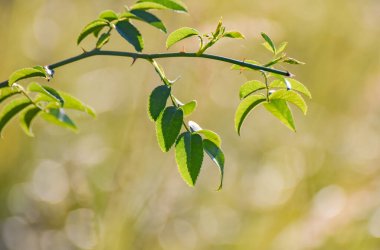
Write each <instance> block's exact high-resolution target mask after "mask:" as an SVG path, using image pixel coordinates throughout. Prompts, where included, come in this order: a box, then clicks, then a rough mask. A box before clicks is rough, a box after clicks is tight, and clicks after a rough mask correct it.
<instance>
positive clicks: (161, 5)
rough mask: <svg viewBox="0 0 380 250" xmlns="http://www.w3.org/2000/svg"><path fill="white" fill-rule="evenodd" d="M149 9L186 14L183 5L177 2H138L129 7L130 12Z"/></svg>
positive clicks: (164, 0)
mask: <svg viewBox="0 0 380 250" xmlns="http://www.w3.org/2000/svg"><path fill="white" fill-rule="evenodd" d="M149 9H159V10H163V9H169V10H174V11H180V12H187V8H186V6H185V4H184V3H182V2H181V1H179V0H139V1H137V3H136V4H134V5H133V6H132V7H131V10H149Z"/></svg>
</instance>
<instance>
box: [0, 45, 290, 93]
mask: <svg viewBox="0 0 380 250" xmlns="http://www.w3.org/2000/svg"><path fill="white" fill-rule="evenodd" d="M91 56H121V57H129V58H133V59H145V60H152V59H158V58H171V57H199V58H207V59H211V60H216V61H222V62H227V63H231V64H236V65H239V66H242V67H246V68H250V69H253V70H260V71H265V72H270V73H275V74H278V75H283V76H289V77H291V76H293V75H292V74H291V73H290V72H288V71H282V70H277V69H272V68H269V67H265V66H259V65H255V64H251V63H247V62H244V61H239V60H235V59H232V58H228V57H222V56H217V55H210V54H201V55H197V54H196V53H184V52H179V53H160V54H141V53H133V52H122V51H111V50H98V49H95V50H92V51H89V52H84V53H83V54H80V55H77V56H74V57H71V58H68V59H65V60H62V61H60V62H57V63H54V64H51V65H49V66H48V67H49V68H50V69H56V68H59V67H62V66H64V65H67V64H70V63H73V62H76V61H80V60H82V59H85V58H87V57H91ZM6 87H8V80H6V81H3V82H1V83H0V88H6Z"/></svg>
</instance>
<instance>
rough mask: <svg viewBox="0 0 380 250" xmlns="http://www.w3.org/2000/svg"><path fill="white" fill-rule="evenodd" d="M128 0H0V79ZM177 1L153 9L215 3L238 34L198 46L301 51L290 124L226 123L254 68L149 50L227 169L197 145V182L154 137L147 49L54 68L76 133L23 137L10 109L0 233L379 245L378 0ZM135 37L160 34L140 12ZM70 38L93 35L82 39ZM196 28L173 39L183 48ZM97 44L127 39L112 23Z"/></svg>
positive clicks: (71, 241)
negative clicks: (216, 139) (74, 99)
mask: <svg viewBox="0 0 380 250" xmlns="http://www.w3.org/2000/svg"><path fill="white" fill-rule="evenodd" d="M124 4H132V1H121V0H108V1H95V0H94V1H84V0H65V1H61V0H29V1H25V0H13V1H12V0H1V1H0V55H1V56H0V61H1V64H0V65H1V67H0V78H1V79H0V80H5V79H7V77H8V75H9V74H10V73H11V72H12V71H13V70H16V69H18V68H22V67H26V66H33V65H37V64H39V65H45V64H49V63H53V62H56V61H59V60H61V59H64V58H67V57H70V56H73V55H76V54H78V53H81V49H80V48H79V47H77V46H76V44H75V41H76V36H77V35H78V33H79V32H80V30H81V28H82V27H83V26H84V25H85V24H87V23H88V22H89V21H91V20H92V19H94V18H95V17H96V16H97V15H98V13H99V12H100V11H102V10H104V9H114V10H115V11H121V10H122V8H123V5H124ZM186 4H187V5H188V7H189V12H190V15H180V14H176V13H172V12H165V11H162V12H160V13H157V14H158V15H159V16H160V17H161V18H162V19H163V20H164V21H165V23H166V25H167V27H168V30H169V32H170V31H173V30H175V29H177V28H179V27H182V26H190V27H195V28H197V29H199V30H200V31H202V32H209V31H212V30H213V29H214V27H215V25H216V24H217V22H218V20H219V18H220V17H221V16H223V20H224V24H225V25H226V26H227V28H228V29H232V30H239V31H241V32H242V33H243V34H244V35H245V36H246V40H244V41H239V40H232V39H231V40H228V39H226V40H223V41H221V42H220V43H219V44H217V45H216V46H215V47H213V48H212V49H211V50H210V53H215V54H220V55H225V56H229V57H233V58H236V59H244V58H247V59H255V60H258V61H263V62H265V61H267V60H269V58H270V55H269V54H268V53H267V52H266V51H265V49H264V48H263V47H262V46H261V45H260V43H261V42H262V40H261V38H260V37H259V34H260V32H261V31H264V32H266V33H267V34H269V35H270V36H271V37H272V38H273V40H275V41H276V42H277V43H278V42H281V41H288V42H289V48H288V54H289V55H290V56H293V57H295V58H297V59H299V60H302V61H305V62H306V63H307V64H306V65H305V66H302V67H298V66H290V68H289V70H290V71H292V72H293V73H295V74H296V75H297V77H296V78H297V79H298V80H300V81H301V82H303V83H304V84H305V85H306V86H308V87H309V88H310V90H311V91H312V94H313V99H312V100H311V101H308V103H309V113H308V115H307V116H306V117H304V116H303V115H302V114H301V113H300V112H299V110H296V109H295V108H293V111H294V115H295V119H296V125H297V129H298V131H297V133H292V132H290V131H289V130H288V129H287V128H286V127H285V126H283V125H282V124H280V123H279V122H278V121H277V120H276V119H275V118H273V117H271V115H270V114H267V113H266V112H263V110H261V109H258V110H255V111H254V112H253V115H252V116H250V118H249V119H248V120H247V121H246V122H245V124H244V126H243V129H242V136H241V137H238V136H237V135H236V133H235V132H234V129H233V116H234V110H235V108H236V107H237V105H238V103H239V100H238V89H239V86H240V84H242V83H244V82H245V81H246V80H247V79H252V77H256V76H257V75H250V74H245V73H243V74H239V73H238V72H233V71H231V70H230V69H229V67H230V65H228V64H225V63H220V62H215V61H209V60H204V59H189V58H188V59H163V60H160V63H161V64H162V65H163V66H164V68H165V69H166V71H167V75H168V76H169V77H170V78H172V79H174V78H176V77H177V76H179V75H180V76H181V80H180V81H179V82H177V83H176V86H175V94H176V96H178V97H179V98H180V99H181V100H183V101H190V100H192V99H196V100H198V104H199V106H198V109H197V111H196V113H195V114H194V115H193V117H192V118H191V119H192V120H195V121H197V122H198V123H199V124H200V125H201V126H202V127H204V128H209V129H212V130H215V131H216V132H218V133H219V134H220V135H221V136H222V138H223V139H224V140H223V149H224V152H225V155H226V175H225V185H224V189H223V190H222V191H221V192H216V191H215V188H216V187H217V185H218V178H219V177H218V170H217V168H216V167H215V166H213V164H212V162H211V161H210V160H206V161H205V162H204V165H203V169H202V172H201V175H200V178H199V179H198V183H197V186H196V188H194V189H192V188H189V187H187V186H186V184H185V183H184V182H183V181H182V180H181V178H180V175H179V174H178V171H177V167H176V165H175V160H174V153H173V152H169V153H168V154H164V153H162V152H161V151H160V149H159V147H158V145H157V143H156V138H155V131H154V124H153V123H151V122H150V121H149V119H148V117H147V114H146V104H147V97H148V95H149V93H150V91H151V90H152V89H153V88H154V87H155V86H156V85H157V84H159V78H158V77H157V75H156V74H155V72H154V70H153V68H152V67H151V65H149V64H147V63H146V62H144V61H137V62H136V64H135V65H133V67H130V65H131V60H130V59H127V58H109V57H95V58H89V59H86V60H83V61H80V62H76V63H74V64H71V65H68V66H65V67H62V68H59V69H58V70H57V71H56V75H55V78H54V80H53V81H52V82H51V83H50V84H52V86H54V87H56V88H58V89H61V90H64V91H68V92H70V93H73V94H74V95H76V96H78V97H80V98H81V99H82V100H84V101H86V102H87V103H88V104H90V105H91V106H93V107H94V108H95V109H96V110H97V112H98V117H97V119H96V120H93V119H92V118H90V117H87V116H84V115H83V116H82V115H79V114H73V116H74V117H75V118H76V120H77V123H78V125H79V127H80V128H81V130H80V133H79V134H72V133H71V132H70V131H66V130H63V129H61V128H59V127H54V126H52V125H49V124H46V123H44V122H41V121H36V123H35V124H34V133H35V135H36V137H35V138H29V137H27V136H26V135H24V134H23V132H22V131H21V130H20V129H19V125H18V122H17V119H15V121H13V122H12V123H11V124H10V125H8V126H7V127H6V129H5V131H4V133H3V137H4V138H3V139H2V140H1V142H0V152H1V157H0V202H1V206H0V223H1V230H0V232H1V237H0V238H1V240H0V249H9V250H26V249H28V250H47V249H55V250H61V249H62V250H63V249H65V250H66V249H102V250H111V249H112V250H126V249H168V250H170V249H174V250H175V249H260V250H261V249H274V250H275V249H278V250H298V249H299V250H304V249H346V250H349V249H379V247H380V135H379V133H380V98H379V96H380V59H379V58H380V47H379V44H380V25H379V24H380V2H379V1H378V0H361V1H345V0H333V1H329V0H320V1H306V0H293V1H290V0H283V1H274V0H269V1H259V0H236V1H217V0H206V1H190V0H188V1H186ZM139 27H141V29H142V33H143V35H144V37H145V41H146V52H160V51H162V52H163V51H165V47H164V42H165V38H166V36H165V35H164V34H163V33H161V32H159V31H157V30H155V29H153V28H151V27H150V26H147V25H144V24H140V25H139ZM90 40H91V39H89V40H88V41H86V42H85V43H84V44H83V46H84V47H85V48H91V45H92V44H93V43H92V42H93V41H90ZM196 44H197V40H196V39H195V38H194V40H191V39H190V40H189V41H185V42H184V43H182V44H181V45H178V46H175V47H174V48H173V51H179V50H181V49H182V47H183V46H185V50H186V51H192V50H194V49H195V48H196ZM106 48H107V49H119V50H126V51H131V50H132V48H131V46H130V45H128V44H127V43H126V42H125V41H123V40H122V39H121V38H119V37H117V34H116V33H115V34H114V36H113V38H112V40H111V43H110V44H109V45H107V46H106Z"/></svg>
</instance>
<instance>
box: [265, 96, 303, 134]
mask: <svg viewBox="0 0 380 250" xmlns="http://www.w3.org/2000/svg"><path fill="white" fill-rule="evenodd" d="M264 107H265V108H266V109H267V110H268V111H269V112H271V113H272V114H273V115H274V116H275V117H277V118H278V119H279V120H280V121H281V122H282V123H283V124H285V126H287V127H288V128H290V129H291V130H292V131H294V132H296V127H295V125H294V120H293V115H292V111H291V110H290V109H289V107H288V104H287V103H286V101H284V100H281V99H275V100H271V101H270V102H269V103H264Z"/></svg>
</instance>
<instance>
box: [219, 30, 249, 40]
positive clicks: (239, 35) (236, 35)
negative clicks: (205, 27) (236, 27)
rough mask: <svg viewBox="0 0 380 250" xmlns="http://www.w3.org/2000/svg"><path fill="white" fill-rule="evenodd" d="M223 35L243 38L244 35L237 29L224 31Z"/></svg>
mask: <svg viewBox="0 0 380 250" xmlns="http://www.w3.org/2000/svg"><path fill="white" fill-rule="evenodd" d="M223 37H228V38H236V39H245V37H244V35H243V34H241V33H240V32H238V31H228V32H226V33H224V35H223Z"/></svg>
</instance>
